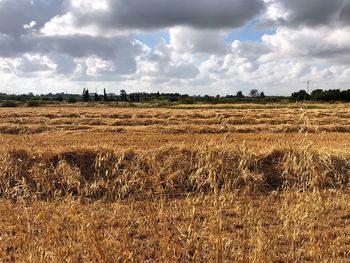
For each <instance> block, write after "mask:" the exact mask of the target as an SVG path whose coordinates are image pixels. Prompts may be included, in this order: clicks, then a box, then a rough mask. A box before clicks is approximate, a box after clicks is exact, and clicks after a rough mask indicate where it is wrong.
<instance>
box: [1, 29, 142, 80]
mask: <svg viewBox="0 0 350 263" xmlns="http://www.w3.org/2000/svg"><path fill="white" fill-rule="evenodd" d="M25 53H28V54H39V55H45V56H48V57H49V58H50V59H52V61H53V62H55V63H57V71H58V73H62V74H68V73H72V72H73V71H74V69H75V68H76V63H75V62H74V59H75V58H86V57H91V56H96V57H98V58H100V59H103V60H106V61H111V62H112V63H113V65H114V67H115V70H114V71H113V73H114V74H130V73H133V72H135V71H136V57H137V56H139V55H141V54H142V53H143V47H142V45H141V44H140V43H139V42H136V41H133V40H131V39H129V38H127V37H113V38H103V37H91V36H82V35H73V36H43V35H23V36H20V37H17V36H16V37H13V36H8V35H0V57H21V56H22V55H23V54H25Z"/></svg>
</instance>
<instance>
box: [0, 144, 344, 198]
mask: <svg viewBox="0 0 350 263" xmlns="http://www.w3.org/2000/svg"><path fill="white" fill-rule="evenodd" d="M349 174H350V159H348V158H345V157H342V156H337V155H332V154H327V153H321V152H317V151H314V150H310V149H309V148H307V147H301V148H287V149H279V150H272V151H270V152H268V153H264V154H256V153H254V152H252V151H250V150H249V149H248V148H247V147H245V146H244V145H243V146H241V147H237V149H236V150H232V151H226V150H220V149H210V150H209V149H208V148H207V147H197V148H194V149H186V148H162V149H156V150H150V151H147V152H146V151H100V152H96V151H91V150H80V151H74V152H63V153H58V154H44V155H40V154H35V153H29V152H27V151H11V152H8V153H7V154H4V155H3V156H2V157H1V159H0V196H1V197H2V198H6V199H18V198H21V197H34V198H39V199H54V198H60V197H63V196H67V195H72V196H79V197H83V198H91V199H102V200H108V201H113V200H116V199H120V198H128V197H135V198H140V197H143V198H146V197H151V196H153V195H158V194H164V195H166V196H177V195H184V194H188V193H198V192H201V193H209V192H218V191H222V190H225V191H230V192H234V191H240V192H245V193H247V192H248V193H254V192H270V191H275V190H284V189H298V190H315V189H329V188H333V189H339V188H344V187H346V186H347V185H348V181H349Z"/></svg>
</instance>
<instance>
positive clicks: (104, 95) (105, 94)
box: [103, 89, 108, 101]
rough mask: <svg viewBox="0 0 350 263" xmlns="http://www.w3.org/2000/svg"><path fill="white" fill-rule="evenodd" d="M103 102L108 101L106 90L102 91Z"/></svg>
mask: <svg viewBox="0 0 350 263" xmlns="http://www.w3.org/2000/svg"><path fill="white" fill-rule="evenodd" d="M103 100H104V101H108V95H107V93H106V89H103Z"/></svg>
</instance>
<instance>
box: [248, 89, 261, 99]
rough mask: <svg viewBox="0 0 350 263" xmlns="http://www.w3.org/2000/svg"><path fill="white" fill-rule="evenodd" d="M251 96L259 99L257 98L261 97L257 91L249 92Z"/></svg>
mask: <svg viewBox="0 0 350 263" xmlns="http://www.w3.org/2000/svg"><path fill="white" fill-rule="evenodd" d="M249 96H250V97H252V98H257V97H259V91H258V90H257V89H252V90H251V91H250V92H249Z"/></svg>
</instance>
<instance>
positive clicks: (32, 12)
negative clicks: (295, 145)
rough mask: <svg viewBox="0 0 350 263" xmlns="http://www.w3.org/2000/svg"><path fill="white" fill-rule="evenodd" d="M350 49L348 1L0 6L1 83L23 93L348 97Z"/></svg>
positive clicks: (83, 1) (55, 0) (59, 0)
mask: <svg viewBox="0 0 350 263" xmlns="http://www.w3.org/2000/svg"><path fill="white" fill-rule="evenodd" d="M248 24H249V26H250V27H252V26H254V25H257V27H260V28H264V30H266V29H268V30H267V31H266V33H265V35H264V36H263V37H262V39H259V40H256V39H254V40H247V39H249V32H247V31H246V30H245V29H244V26H245V25H248ZM150 31H157V32H164V34H167V36H166V37H164V38H165V39H166V40H162V39H161V38H159V39H158V45H155V46H153V44H150V45H151V47H149V46H147V45H146V44H144V43H142V42H141V41H139V40H138V39H137V37H138V35H139V34H138V33H141V34H142V35H144V37H143V39H144V41H146V42H147V43H150V42H148V41H147V38H148V36H149V35H148V33H150ZM232 31H235V32H236V33H237V34H230V33H232ZM164 34H162V35H164ZM228 35H230V36H232V35H237V36H240V37H238V39H234V40H231V42H229V41H228V37H227V36H228ZM230 39H231V37H230ZM250 39H253V38H250ZM151 42H152V43H154V42H157V41H153V40H152V41H151ZM349 43H350V1H349V0H215V1H213V0H190V1H189V0H178V1H173V0H147V1H146V0H144V1H141V0H99V1H87V0H0V72H1V74H0V80H1V82H2V83H3V85H4V86H6V87H7V88H6V89H14V90H15V89H17V90H21V91H22V89H23V87H22V85H23V83H25V84H26V87H25V90H30V89H32V90H35V89H36V90H43V89H46V87H50V91H51V89H52V90H55V91H58V92H59V91H62V89H67V90H69V91H70V90H72V91H79V93H80V89H82V88H83V87H89V88H93V89H94V88H95V87H96V88H98V87H99V88H101V89H102V90H103V87H106V88H107V89H109V88H110V89H116V88H115V87H117V88H120V89H122V88H123V89H126V90H127V91H129V92H131V91H144V90H145V91H157V90H160V91H162V90H163V91H167V92H174V91H176V92H186V93H190V94H198V93H200V94H212V95H216V94H218V93H219V94H225V93H227V94H234V93H235V92H236V91H238V90H243V91H245V93H247V92H248V91H249V89H251V88H258V89H260V90H264V92H265V93H266V94H271V93H272V94H289V93H290V91H294V90H295V89H297V88H304V86H305V81H306V80H307V79H310V80H312V83H314V84H313V85H314V87H320V88H323V87H326V88H340V87H344V88H348V87H347V86H346V84H347V83H349V82H350V67H349V64H350V55H349V54H350V44H349ZM23 78H26V81H25V82H23Z"/></svg>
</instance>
